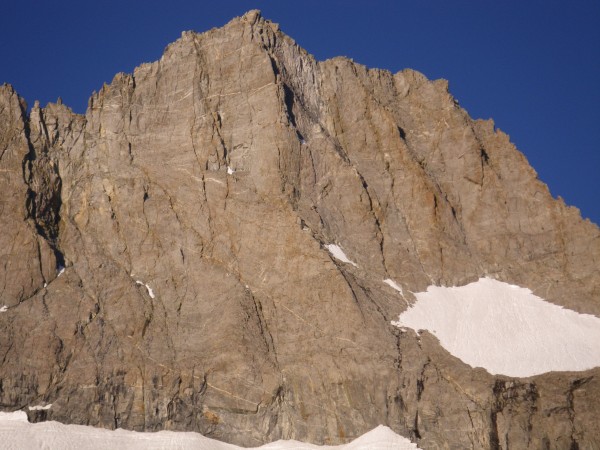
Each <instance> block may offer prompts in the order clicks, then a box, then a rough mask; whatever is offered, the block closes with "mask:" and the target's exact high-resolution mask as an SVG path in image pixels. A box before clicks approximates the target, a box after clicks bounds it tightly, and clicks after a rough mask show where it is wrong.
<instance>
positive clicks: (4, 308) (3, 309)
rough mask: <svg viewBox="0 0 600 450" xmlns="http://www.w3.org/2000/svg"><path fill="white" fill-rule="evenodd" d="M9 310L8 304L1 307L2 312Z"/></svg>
mask: <svg viewBox="0 0 600 450" xmlns="http://www.w3.org/2000/svg"><path fill="white" fill-rule="evenodd" d="M6 311H8V306H6V305H4V306H3V307H2V308H0V313H3V312H6Z"/></svg>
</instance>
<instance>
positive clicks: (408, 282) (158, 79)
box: [0, 11, 600, 449]
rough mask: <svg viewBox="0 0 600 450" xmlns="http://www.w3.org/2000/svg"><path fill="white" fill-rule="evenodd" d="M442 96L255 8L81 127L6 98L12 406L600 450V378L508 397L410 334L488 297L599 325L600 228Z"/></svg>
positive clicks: (239, 433)
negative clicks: (416, 310) (317, 51)
mask: <svg viewBox="0 0 600 450" xmlns="http://www.w3.org/2000/svg"><path fill="white" fill-rule="evenodd" d="M447 88H448V87H447V83H446V82H445V81H443V80H438V81H428V80H427V79H426V78H425V77H424V76H423V75H421V74H419V73H417V72H414V71H412V70H404V71H401V72H398V73H396V74H392V73H389V72H387V71H383V70H376V69H367V68H366V67H364V66H361V65H359V64H356V63H354V62H352V61H350V60H348V59H345V58H334V59H331V60H327V61H324V62H317V61H315V59H314V58H313V57H312V56H310V55H309V54H307V53H306V52H305V51H304V50H303V49H301V48H299V47H298V46H297V45H296V44H295V43H294V41H293V40H292V39H290V38H289V37H287V36H286V35H285V34H283V33H282V32H281V31H280V30H279V27H278V26H277V25H276V24H274V23H271V22H270V21H268V20H265V19H263V18H262V17H261V16H260V14H259V13H258V12H256V11H253V12H250V13H248V14H246V15H245V16H243V17H240V18H236V19H234V20H233V21H231V22H230V23H229V24H227V25H226V26H224V27H223V28H220V29H213V30H211V31H208V32H206V33H202V34H197V33H192V32H186V33H184V34H183V35H182V37H181V39H179V40H178V41H176V42H175V43H173V44H171V45H169V47H168V48H167V49H166V50H165V53H164V55H163V56H162V58H161V59H160V60H159V61H156V62H154V63H151V64H143V65H141V66H140V67H138V68H137V69H135V71H134V73H133V74H118V75H117V76H116V77H115V78H114V80H113V81H112V83H111V84H109V85H105V86H103V87H102V89H101V90H100V91H99V92H98V93H95V94H94V95H93V96H92V97H91V99H90V101H89V107H88V110H87V112H86V114H85V116H80V115H77V114H74V113H72V112H71V110H70V109H69V108H68V107H67V106H65V105H62V104H50V105H48V106H46V107H45V108H40V107H39V106H37V105H36V106H34V107H33V108H32V110H31V113H30V114H29V115H28V114H27V111H26V106H25V103H24V101H23V100H22V99H21V98H20V97H19V96H18V95H17V94H16V93H15V92H14V90H13V89H12V88H11V87H10V86H7V85H4V86H2V87H1V88H0V193H1V194H0V195H1V197H0V212H1V214H0V227H1V230H2V232H1V233H0V253H1V261H2V264H0V307H2V309H1V310H0V311H2V312H0V358H1V361H2V363H1V365H0V406H1V407H2V409H3V410H5V411H10V410H16V409H22V408H25V407H27V406H29V405H31V406H33V405H41V407H40V408H34V409H33V410H31V411H29V410H28V414H29V416H30V419H32V420H44V419H49V420H50V419H51V420H57V421H61V422H65V423H76V424H89V425H95V426H102V427H108V428H116V427H123V428H128V429H133V430H148V431H151V430H160V429H170V430H193V431H199V432H201V433H203V434H205V435H207V436H210V437H214V438H218V439H221V440H225V441H229V442H233V443H237V444H245V445H258V444H260V443H264V442H267V441H271V440H275V439H278V438H294V439H299V440H304V441H311V442H315V443H330V444H334V443H342V442H347V441H349V440H350V439H352V438H354V437H356V436H358V435H360V434H363V433H365V432H366V431H368V430H370V429H372V428H374V427H375V426H377V425H379V424H385V425H388V426H390V427H391V428H392V429H393V430H394V431H396V432H397V433H399V434H402V435H403V436H406V437H408V438H410V439H412V440H413V441H414V442H417V443H418V444H419V447H421V448H508V447H509V444H510V448H536V449H537V448H570V449H573V448H581V449H584V448H595V446H596V447H597V446H598V445H600V444H599V442H600V428H599V427H600V425H599V423H600V421H599V420H598V411H600V369H592V370H588V371H585V372H551V373H546V374H542V375H538V376H535V377H529V378H509V377H504V376H494V375H491V374H489V373H488V372H486V371H485V370H484V369H481V368H479V369H473V368H471V367H469V366H468V365H466V364H464V363H463V362H461V361H460V360H458V359H457V358H455V357H453V356H452V355H450V354H449V353H448V352H447V351H446V350H444V349H443V348H442V347H441V346H440V344H439V342H438V341H437V340H436V339H435V338H434V337H433V336H432V335H431V334H429V333H421V334H420V335H419V334H417V333H415V332H412V331H407V332H402V330H400V329H399V328H398V327H396V326H394V325H392V323H391V322H392V321H395V320H397V319H398V316H399V314H400V313H402V312H403V311H405V310H406V308H407V305H408V304H409V303H410V302H412V301H413V300H414V297H413V295H412V292H421V291H424V290H425V289H426V288H427V286H429V285H433V284H435V285H444V286H453V285H464V284H467V283H469V282H471V281H475V280H477V279H479V278H480V277H484V276H487V277H490V278H495V279H497V280H500V281H505V282H509V283H512V284H515V285H519V286H523V287H527V288H529V289H531V290H532V291H533V292H534V293H536V294H538V295H540V296H542V297H543V298H544V299H546V300H548V301H551V302H553V303H555V304H558V305H562V306H565V307H568V308H570V309H573V310H576V311H578V312H581V313H589V314H594V315H596V316H600V274H599V266H600V239H599V238H600V231H599V229H598V227H597V226H596V225H594V224H592V223H590V222H589V221H583V220H582V219H581V217H580V215H579V212H578V211H577V210H576V209H575V208H571V207H567V206H565V205H564V203H562V201H557V200H554V199H553V198H552V197H551V195H550V193H549V192H548V189H547V187H546V185H544V184H543V183H542V182H541V181H539V180H538V179H537V176H536V173H535V171H534V170H533V169H532V168H531V167H530V166H529V165H528V163H527V161H526V159H525V157H524V156H523V155H522V154H521V153H520V152H518V151H517V150H516V149H515V148H514V146H513V145H512V144H511V143H510V141H509V138H508V137H507V136H506V135H505V134H503V133H502V132H499V131H497V130H495V128H494V125H493V123H492V122H491V121H479V120H472V119H471V118H470V117H469V116H468V115H467V113H466V112H465V111H464V110H463V109H461V108H460V107H459V105H458V103H457V102H456V101H455V100H454V99H453V98H452V96H451V95H450V94H449V93H448V89H447ZM344 258H345V261H347V262H344ZM63 268H64V272H63ZM59 275H60V276H59ZM384 280H387V281H386V282H384ZM556 332H557V333H560V332H561V331H560V330H556ZM48 405H51V407H47V406H48ZM44 407H46V408H45V409H43V408H44Z"/></svg>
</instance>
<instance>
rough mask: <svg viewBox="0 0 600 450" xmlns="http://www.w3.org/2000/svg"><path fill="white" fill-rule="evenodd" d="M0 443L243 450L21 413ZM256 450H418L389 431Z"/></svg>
mask: <svg viewBox="0 0 600 450" xmlns="http://www.w3.org/2000/svg"><path fill="white" fill-rule="evenodd" d="M0 442H7V443H9V447H10V448H11V449H23V450H25V449H27V450H36V449H61V450H92V449H94V450H95V449H115V448H119V449H131V450H142V449H143V450H145V449H148V448H156V449H158V448H160V449H166V450H168V449H179V450H185V449H196V450H242V447H238V446H237V445H233V444H227V443H225V442H219V441H216V440H214V439H210V438H207V437H204V436H202V435H201V434H198V433H192V432H175V431H159V432H153V433H142V432H137V431H128V430H122V429H117V430H114V431H113V430H106V429H103V428H94V427H90V426H84V425H64V424H62V423H59V422H54V421H49V422H39V423H29V422H28V421H27V415H26V414H25V412H23V411H15V412H12V413H2V412H0ZM253 448H255V449H265V450H267V449H269V450H309V449H310V450H317V449H320V450H326V449H331V450H334V449H336V450H367V449H368V450H371V449H381V450H383V449H395V450H418V447H417V446H416V444H413V443H412V442H410V441H409V440H408V439H407V438H404V437H402V436H399V435H397V434H396V433H394V432H393V431H392V430H390V429H389V428H388V427H385V426H382V425H380V426H378V427H377V428H375V429H373V430H371V431H369V432H368V433H365V434H363V435H362V436H361V437H359V438H358V439H356V440H354V441H352V442H350V443H349V444H345V445H339V446H318V445H312V444H304V443H302V442H298V441H277V442H272V443H270V444H266V445H263V446H261V447H253Z"/></svg>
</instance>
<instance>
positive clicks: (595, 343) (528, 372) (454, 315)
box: [392, 278, 600, 377]
mask: <svg viewBox="0 0 600 450" xmlns="http://www.w3.org/2000/svg"><path fill="white" fill-rule="evenodd" d="M415 296H416V298H417V302H416V303H415V304H414V305H413V306H412V307H411V308H409V309H407V310H406V311H405V312H404V313H402V314H401V315H400V317H399V319H398V321H397V322H392V324H393V325H396V326H398V327H409V328H412V329H413V330H417V331H418V330H427V331H429V332H431V333H432V334H434V335H435V336H436V337H437V338H438V339H439V340H440V344H441V345H442V346H443V347H444V348H445V349H446V350H448V352H450V353H451V354H452V355H454V356H456V357H457V358H459V359H461V360H462V361H463V362H465V363H467V364H469V365H470V366H472V367H483V368H484V369H486V370H487V371H488V372H490V373H491V374H501V375H507V376H511V377H529V376H533V375H539V374H542V373H545V372H551V371H580V370H587V369H591V368H594V367H598V366H600V344H599V343H600V318H598V317H596V316H593V315H590V314H579V313H577V312H575V311H572V310H569V309H565V308H562V307H560V306H557V305H554V304H552V303H548V302H546V301H544V300H543V299H541V298H539V297H537V296H536V295H534V294H533V293H532V292H531V291H530V290H529V289H525V288H521V287H518V286H513V285H510V284H507V283H503V282H501V281H496V280H493V279H490V278H482V279H480V280H479V281H476V282H474V283H471V284H468V285H466V286H462V287H438V286H430V287H429V288H428V289H427V292H422V293H417V294H415Z"/></svg>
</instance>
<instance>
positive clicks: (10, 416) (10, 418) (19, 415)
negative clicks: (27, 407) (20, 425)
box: [0, 411, 27, 424]
mask: <svg viewBox="0 0 600 450" xmlns="http://www.w3.org/2000/svg"><path fill="white" fill-rule="evenodd" d="M2 422H27V413H26V412H25V411H13V412H2V411H0V424H1V423H2Z"/></svg>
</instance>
